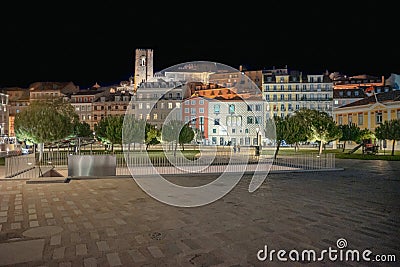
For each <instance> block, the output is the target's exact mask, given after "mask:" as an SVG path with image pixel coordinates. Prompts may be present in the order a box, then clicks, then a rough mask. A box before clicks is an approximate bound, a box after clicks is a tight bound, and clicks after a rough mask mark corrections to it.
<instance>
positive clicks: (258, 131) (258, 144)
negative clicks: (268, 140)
mask: <svg viewBox="0 0 400 267" xmlns="http://www.w3.org/2000/svg"><path fill="white" fill-rule="evenodd" d="M256 133H257V145H256V156H260V137H259V136H260V128H258V127H257V128H256Z"/></svg>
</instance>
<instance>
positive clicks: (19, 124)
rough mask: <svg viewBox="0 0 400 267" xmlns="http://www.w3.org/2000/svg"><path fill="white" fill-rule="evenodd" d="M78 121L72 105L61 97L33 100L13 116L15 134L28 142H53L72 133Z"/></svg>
mask: <svg viewBox="0 0 400 267" xmlns="http://www.w3.org/2000/svg"><path fill="white" fill-rule="evenodd" d="M78 121H79V118H78V115H77V114H76V113H75V110H74V108H73V107H72V105H71V104H70V103H68V102H64V101H63V100H62V99H58V98H57V99H45V100H35V101H32V102H31V103H30V105H29V106H28V107H27V108H26V109H24V110H22V111H21V112H20V113H17V115H16V116H15V121H14V128H15V135H16V137H17V139H18V140H20V141H25V142H28V143H35V144H41V143H42V144H43V143H49V142H55V141H59V140H62V139H64V138H67V137H68V136H70V135H72V134H73V133H74V126H75V124H76V123H77V122H78Z"/></svg>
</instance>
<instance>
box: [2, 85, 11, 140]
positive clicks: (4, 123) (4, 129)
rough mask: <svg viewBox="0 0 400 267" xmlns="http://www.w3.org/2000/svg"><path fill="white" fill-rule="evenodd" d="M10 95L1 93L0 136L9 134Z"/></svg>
mask: <svg viewBox="0 0 400 267" xmlns="http://www.w3.org/2000/svg"><path fill="white" fill-rule="evenodd" d="M8 120H9V113H8V95H7V94H3V93H0V136H5V135H6V136H8V134H9V132H8V131H9V128H8Z"/></svg>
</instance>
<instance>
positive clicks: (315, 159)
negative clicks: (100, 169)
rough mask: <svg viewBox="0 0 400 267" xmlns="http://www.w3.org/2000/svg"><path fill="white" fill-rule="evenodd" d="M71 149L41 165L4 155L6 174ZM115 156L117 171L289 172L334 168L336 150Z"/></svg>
mask: <svg viewBox="0 0 400 267" xmlns="http://www.w3.org/2000/svg"><path fill="white" fill-rule="evenodd" d="M71 154H74V153H71V152H66V151H59V152H51V151H50V152H44V153H43V159H42V161H41V164H40V166H38V165H37V164H36V162H37V161H36V160H35V157H34V156H33V155H23V156H12V157H7V158H6V159H5V178H35V177H39V176H40V175H41V174H43V173H44V172H46V171H47V170H50V169H53V168H55V169H56V170H59V169H61V170H62V169H64V170H65V169H67V168H68V155H71ZM91 154H92V155H105V154H107V155H109V154H110V153H108V152H92V153H91ZM112 154H113V155H115V156H116V163H117V164H116V167H117V169H116V175H117V176H120V175H124V176H126V175H128V176H129V175H152V174H161V175H162V174H190V173H223V172H236V173H238V172H240V173H244V172H255V171H257V172H290V171H315V170H328V169H335V154H333V153H332V154H328V153H327V154H322V155H318V154H314V153H313V154H312V153H306V154H300V153H293V154H283V155H278V157H277V158H276V159H273V155H262V154H261V155H260V156H255V155H253V154H252V155H249V154H245V153H231V152H229V151H228V152H223V153H219V154H217V155H209V156H207V155H203V156H201V157H199V158H195V157H185V156H182V155H180V156H176V157H175V156H173V154H172V152H169V153H166V154H165V155H150V156H147V153H146V152H140V153H135V152H130V153H122V152H119V153H112Z"/></svg>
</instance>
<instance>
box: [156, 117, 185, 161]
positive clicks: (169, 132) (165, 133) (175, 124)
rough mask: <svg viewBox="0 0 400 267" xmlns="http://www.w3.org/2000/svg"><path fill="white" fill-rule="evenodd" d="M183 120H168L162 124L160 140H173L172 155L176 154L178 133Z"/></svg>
mask: <svg viewBox="0 0 400 267" xmlns="http://www.w3.org/2000/svg"><path fill="white" fill-rule="evenodd" d="M183 124H184V122H183V121H180V120H170V121H169V122H167V123H166V124H164V125H163V127H162V129H161V132H162V135H161V138H162V141H165V142H175V147H174V155H176V150H177V147H178V143H179V133H180V131H181V129H182V127H183Z"/></svg>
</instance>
